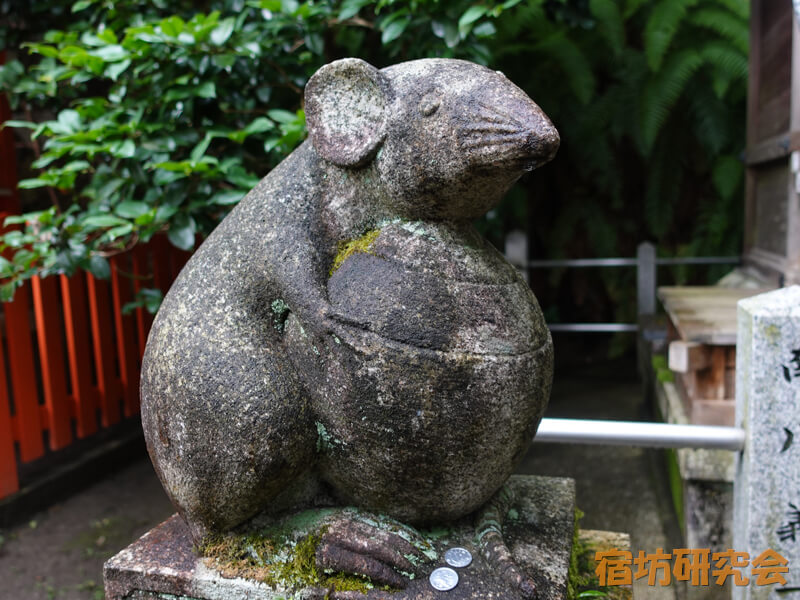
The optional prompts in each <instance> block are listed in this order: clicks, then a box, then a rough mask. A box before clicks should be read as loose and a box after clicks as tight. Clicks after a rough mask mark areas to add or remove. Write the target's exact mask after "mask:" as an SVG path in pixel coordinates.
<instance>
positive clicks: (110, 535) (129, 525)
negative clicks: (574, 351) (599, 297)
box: [0, 367, 681, 600]
mask: <svg viewBox="0 0 800 600" xmlns="http://www.w3.org/2000/svg"><path fill="white" fill-rule="evenodd" d="M622 372H627V373H631V372H632V367H626V368H625V369H624V370H623V371H622ZM619 373H620V370H619V369H617V368H614V369H599V370H598V369H595V370H594V372H593V373H589V374H588V375H587V374H583V375H581V376H580V377H578V376H572V375H570V376H568V375H565V374H559V375H557V378H556V385H555V387H554V390H553V396H552V401H551V405H550V408H549V410H548V416H551V417H586V418H606V419H608V418H616V419H637V418H647V417H646V415H645V413H644V412H643V407H642V401H641V397H642V393H641V389H640V387H639V384H638V383H637V382H636V381H635V380H626V381H620V378H619ZM519 471H520V472H522V473H536V474H543V475H558V476H562V477H563V476H568V477H573V478H575V479H576V481H577V490H578V506H579V507H580V508H581V509H582V510H583V511H584V512H585V513H586V516H585V517H584V520H583V523H582V525H583V526H584V527H586V528H591V529H605V530H614V531H624V532H628V533H630V534H631V535H632V544H633V548H634V551H636V550H639V549H643V550H647V551H649V552H652V551H654V550H655V549H656V548H657V547H663V548H675V547H680V546H681V543H680V537H679V532H678V528H677V523H676V522H675V517H674V513H673V511H672V508H671V505H670V503H669V493H668V491H667V488H666V476H665V475H664V473H663V472H662V470H661V463H660V461H659V455H658V454H657V453H655V452H653V451H648V450H642V449H639V448H618V447H598V446H566V445H556V444H534V446H533V447H532V449H531V451H530V452H529V454H528V456H527V457H526V459H525V460H524V461H523V464H522V465H521V466H520V469H519ZM101 477H102V478H101V479H100V480H99V481H98V483H96V484H95V485H93V486H91V487H89V488H87V489H85V490H83V491H82V492H80V493H78V494H76V495H74V496H72V497H70V498H69V499H67V500H66V501H64V502H61V503H58V504H55V505H53V506H51V507H50V508H49V509H48V510H46V511H44V512H42V513H39V514H38V515H36V516H35V517H34V518H33V519H32V520H30V522H28V523H24V524H21V525H18V526H16V527H14V528H11V529H8V530H5V531H0V600H55V599H57V600H96V599H101V598H103V590H102V581H103V579H102V565H103V562H104V561H105V560H106V559H107V558H109V557H110V556H112V555H113V554H115V553H116V552H118V551H119V550H120V549H122V548H123V547H125V546H126V545H127V544H129V543H130V542H131V541H133V540H135V539H136V538H137V537H139V536H140V535H142V534H143V533H145V532H146V531H147V530H149V529H150V528H151V527H153V526H154V525H156V524H157V523H159V522H161V521H162V520H164V519H165V518H167V517H168V516H169V515H170V514H171V513H172V507H171V505H170V503H169V501H168V500H167V498H166V496H165V495H164V492H163V490H162V489H161V486H160V485H159V483H158V480H157V479H156V477H155V474H154V473H153V469H152V467H151V466H150V462H149V460H148V459H147V457H146V456H142V457H141V458H140V459H139V460H136V461H135V462H134V463H132V464H130V465H129V466H126V467H124V468H121V469H120V470H119V471H118V472H116V473H113V474H104V475H103V476H101ZM677 591H678V590H676V589H675V588H673V587H668V588H648V587H647V586H646V585H645V586H643V587H637V588H636V589H635V595H636V597H637V598H638V599H639V600H644V599H647V600H650V599H652V600H673V599H674V598H676V592H677Z"/></svg>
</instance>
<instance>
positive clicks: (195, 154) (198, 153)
mask: <svg viewBox="0 0 800 600" xmlns="http://www.w3.org/2000/svg"><path fill="white" fill-rule="evenodd" d="M213 138H214V135H213V134H211V133H206V135H205V137H203V139H202V140H200V143H198V144H197V145H196V146H195V147H194V148H193V149H192V152H191V154H189V159H190V160H192V161H194V162H197V161H198V160H200V159H201V158H202V157H203V155H204V154H205V153H206V150H208V146H209V144H210V143H211V140H212V139H213Z"/></svg>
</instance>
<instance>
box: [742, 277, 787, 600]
mask: <svg viewBox="0 0 800 600" xmlns="http://www.w3.org/2000/svg"><path fill="white" fill-rule="evenodd" d="M738 312H739V314H738V334H737V346H736V424H737V426H738V427H743V428H744V429H745V430H746V432H747V435H746V439H745V447H744V450H743V451H742V453H741V455H740V457H739V461H738V465H737V472H736V479H735V482H734V534H733V544H734V549H735V550H736V552H737V553H747V554H746V555H744V554H741V555H740V556H739V557H738V558H739V559H740V560H741V561H742V564H744V561H748V562H749V564H748V566H747V567H745V568H743V569H742V574H743V575H744V576H746V577H747V578H748V579H747V580H746V584H745V585H742V584H739V585H734V587H733V598H734V599H735V600H761V599H767V598H769V599H778V598H781V599H784V598H793V597H795V596H796V597H798V598H800V510H799V509H800V286H792V287H788V288H783V289H779V290H776V291H774V292H769V293H766V294H761V295H758V296H753V297H751V298H747V299H745V300H741V301H740V302H739V311H738ZM741 583H745V581H742V582H741Z"/></svg>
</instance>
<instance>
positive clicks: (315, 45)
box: [303, 33, 325, 56]
mask: <svg viewBox="0 0 800 600" xmlns="http://www.w3.org/2000/svg"><path fill="white" fill-rule="evenodd" d="M303 40H304V41H305V43H306V47H307V48H308V49H309V50H311V52H313V53H314V54H316V55H318V56H320V55H322V52H323V50H324V49H325V42H324V40H323V39H322V36H321V35H320V34H318V33H309V34H308V35H307V36H305V38H303Z"/></svg>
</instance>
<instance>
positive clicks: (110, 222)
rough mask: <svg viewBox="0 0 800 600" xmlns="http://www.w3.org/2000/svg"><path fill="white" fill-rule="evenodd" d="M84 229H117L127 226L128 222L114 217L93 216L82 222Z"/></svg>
mask: <svg viewBox="0 0 800 600" xmlns="http://www.w3.org/2000/svg"><path fill="white" fill-rule="evenodd" d="M81 224H82V225H83V226H84V227H92V228H100V227H116V226H118V225H127V224H128V221H126V220H125V219H120V218H119V217H115V216H113V215H93V216H91V217H86V218H85V219H83V221H81Z"/></svg>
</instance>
